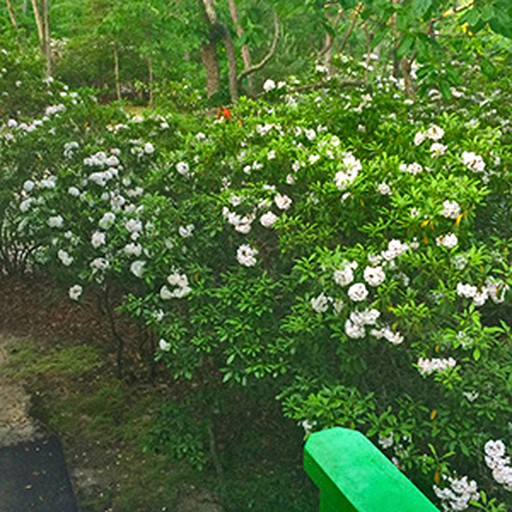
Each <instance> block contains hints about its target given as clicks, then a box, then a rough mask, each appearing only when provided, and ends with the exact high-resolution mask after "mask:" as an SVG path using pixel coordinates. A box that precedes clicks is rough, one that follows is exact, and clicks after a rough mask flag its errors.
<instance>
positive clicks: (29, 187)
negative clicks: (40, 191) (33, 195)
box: [23, 180, 36, 192]
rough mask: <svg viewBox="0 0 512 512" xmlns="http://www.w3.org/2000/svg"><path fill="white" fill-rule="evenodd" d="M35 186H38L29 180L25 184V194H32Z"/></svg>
mask: <svg viewBox="0 0 512 512" xmlns="http://www.w3.org/2000/svg"><path fill="white" fill-rule="evenodd" d="M35 186H36V184H35V183H34V182H33V181H32V180H27V181H25V183H23V190H24V191H25V192H32V190H34V187H35Z"/></svg>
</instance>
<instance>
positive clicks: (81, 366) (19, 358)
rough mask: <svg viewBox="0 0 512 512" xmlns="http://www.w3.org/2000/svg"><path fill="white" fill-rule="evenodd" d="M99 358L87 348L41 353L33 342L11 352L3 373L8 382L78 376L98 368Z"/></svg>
mask: <svg viewBox="0 0 512 512" xmlns="http://www.w3.org/2000/svg"><path fill="white" fill-rule="evenodd" d="M101 361H102V357H101V354H99V353H98V351H97V350H96V349H94V348H93V347H91V346H89V345H74V346H69V347H59V348H54V349H53V350H52V351H51V352H50V353H44V352H43V351H42V349H41V348H40V347H39V346H38V345H37V344H35V343H34V342H24V343H23V344H21V343H19V344H17V345H15V347H14V348H12V349H11V353H10V357H9V364H8V366H7V369H6V372H7V375H9V376H10V377H12V378H19V379H25V378H30V377H34V376H41V375H46V376H79V375H85V374H87V373H89V372H91V371H93V370H95V369H97V368H99V367H100V366H101Z"/></svg>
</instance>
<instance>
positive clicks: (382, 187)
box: [377, 183, 391, 196]
mask: <svg viewBox="0 0 512 512" xmlns="http://www.w3.org/2000/svg"><path fill="white" fill-rule="evenodd" d="M377 190H378V191H379V194H382V195H383V196H390V195H391V187H390V186H389V185H388V184H387V183H379V185H378V186H377Z"/></svg>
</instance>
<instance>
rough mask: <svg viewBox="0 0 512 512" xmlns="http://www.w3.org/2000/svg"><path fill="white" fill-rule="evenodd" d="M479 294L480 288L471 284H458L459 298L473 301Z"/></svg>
mask: <svg viewBox="0 0 512 512" xmlns="http://www.w3.org/2000/svg"><path fill="white" fill-rule="evenodd" d="M477 293H478V288H477V287H476V286H472V285H470V284H464V283H458V284H457V295H458V296H459V297H465V298H467V299H472V298H473V297H474V296H475V295H476V294H477Z"/></svg>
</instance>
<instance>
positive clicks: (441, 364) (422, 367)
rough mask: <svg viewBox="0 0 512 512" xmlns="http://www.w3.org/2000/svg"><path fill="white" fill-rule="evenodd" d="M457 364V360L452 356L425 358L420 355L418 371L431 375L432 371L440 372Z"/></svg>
mask: <svg viewBox="0 0 512 512" xmlns="http://www.w3.org/2000/svg"><path fill="white" fill-rule="evenodd" d="M455 366H457V361H456V360H455V359H453V357H449V358H448V359H440V358H433V359H427V358H425V357H420V359H419V360H418V371H419V372H420V373H421V375H432V374H433V373H442V372H445V371H446V370H450V369H453V368H455Z"/></svg>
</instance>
